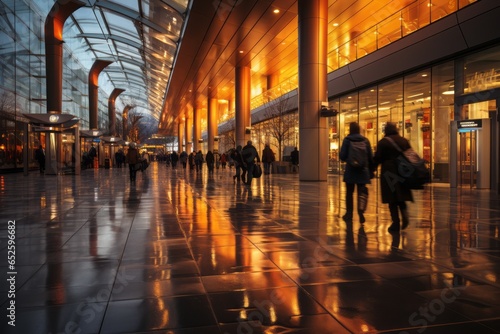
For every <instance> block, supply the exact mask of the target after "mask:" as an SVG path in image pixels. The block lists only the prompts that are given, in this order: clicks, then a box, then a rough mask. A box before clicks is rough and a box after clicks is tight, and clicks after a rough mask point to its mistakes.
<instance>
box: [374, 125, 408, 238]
mask: <svg viewBox="0 0 500 334" xmlns="http://www.w3.org/2000/svg"><path fill="white" fill-rule="evenodd" d="M384 132H385V136H384V138H382V139H381V140H380V141H379V142H378V143H377V151H376V152H375V157H374V160H375V163H376V165H377V166H378V165H379V164H380V165H382V168H381V173H380V190H381V192H382V203H387V204H388V205H389V211H390V213H391V220H392V224H391V226H390V227H389V229H388V230H389V232H399V230H400V229H401V228H402V229H403V230H404V229H405V228H406V227H408V224H409V217H408V210H407V206H406V202H413V194H412V192H411V189H410V188H408V187H407V186H405V185H404V183H403V181H404V179H402V178H401V177H400V176H399V174H398V164H397V159H398V157H399V156H400V154H401V152H400V150H398V149H397V148H396V147H395V146H394V144H393V143H392V142H391V139H392V141H393V142H394V143H396V144H397V145H398V147H399V148H401V150H402V151H405V150H407V149H409V148H410V147H411V146H410V143H409V142H408V140H407V139H406V138H404V137H401V136H400V135H399V133H398V128H397V126H396V124H395V123H387V124H386V125H385V130H384ZM388 138H390V139H388ZM400 212H401V219H400V216H399V213H400ZM401 221H402V225H401V224H400V223H401Z"/></svg>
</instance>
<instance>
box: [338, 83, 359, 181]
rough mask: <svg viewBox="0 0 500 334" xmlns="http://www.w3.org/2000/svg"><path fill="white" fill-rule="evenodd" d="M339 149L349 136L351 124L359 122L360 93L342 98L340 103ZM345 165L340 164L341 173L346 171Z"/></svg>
mask: <svg viewBox="0 0 500 334" xmlns="http://www.w3.org/2000/svg"><path fill="white" fill-rule="evenodd" d="M339 106H340V109H339V110H340V113H339V149H340V145H342V141H343V140H344V138H345V137H346V136H347V135H348V134H349V124H350V123H351V122H358V121H359V108H358V93H357V92H355V93H352V94H349V95H345V96H342V97H341V98H340V101H339ZM344 165H345V164H344V163H341V164H340V171H341V172H343V170H344Z"/></svg>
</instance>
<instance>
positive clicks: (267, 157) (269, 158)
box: [262, 144, 276, 175]
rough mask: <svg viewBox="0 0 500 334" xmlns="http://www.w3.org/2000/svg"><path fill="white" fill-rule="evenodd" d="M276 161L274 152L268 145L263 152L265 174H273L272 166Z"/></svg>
mask: <svg viewBox="0 0 500 334" xmlns="http://www.w3.org/2000/svg"><path fill="white" fill-rule="evenodd" d="M275 160H276V158H275V157H274V152H273V150H272V149H271V148H270V147H269V144H266V146H265V147H264V149H263V150H262V162H263V163H264V174H265V175H268V174H271V164H272V163H273V162H274V161H275Z"/></svg>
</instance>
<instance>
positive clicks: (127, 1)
mask: <svg viewBox="0 0 500 334" xmlns="http://www.w3.org/2000/svg"><path fill="white" fill-rule="evenodd" d="M108 1H109V2H114V3H117V4H119V5H121V6H124V7H127V8H129V9H132V10H133V11H136V12H139V2H138V0H119V1H115V0H108Z"/></svg>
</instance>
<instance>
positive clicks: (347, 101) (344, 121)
mask: <svg viewBox="0 0 500 334" xmlns="http://www.w3.org/2000/svg"><path fill="white" fill-rule="evenodd" d="M453 64H454V63H453V62H448V63H445V64H440V65H436V66H434V67H432V68H426V69H423V70H420V71H418V72H415V73H411V74H408V75H406V76H404V77H402V78H398V79H394V80H391V81H388V82H384V83H380V84H378V85H375V86H373V87H369V88H366V89H363V90H361V91H358V92H353V93H351V94H348V95H344V96H341V97H339V98H337V99H335V100H333V101H331V102H333V105H337V106H339V108H338V110H339V111H340V112H339V115H338V116H337V117H338V119H337V118H336V117H334V118H331V119H330V121H329V122H330V123H329V127H330V135H331V136H330V163H329V166H330V171H331V172H337V171H343V168H344V166H343V163H341V162H340V160H339V159H338V148H339V144H340V143H341V142H342V140H343V138H344V137H345V136H347V135H348V134H349V123H351V122H358V123H359V124H360V126H361V134H362V135H364V136H365V137H367V138H368V140H369V141H370V143H371V145H372V148H373V150H375V148H376V145H377V142H378V141H379V140H380V139H381V138H382V137H383V136H384V132H383V130H384V127H385V124H386V123H387V122H393V123H396V124H397V125H398V127H399V131H400V134H401V135H402V136H404V137H405V138H407V139H408V140H409V142H410V144H411V146H412V147H413V148H414V149H415V150H416V151H417V152H418V153H419V154H420V156H422V157H423V158H424V159H425V160H426V161H428V162H429V164H430V166H431V169H432V171H433V178H434V181H439V182H449V176H448V165H449V154H448V146H449V144H448V142H449V139H448V138H449V125H450V121H451V120H453V101H454V99H453V95H450V94H448V90H449V86H450V85H452V84H453V77H454V76H453V74H454V66H453ZM447 94H448V95H447Z"/></svg>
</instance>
